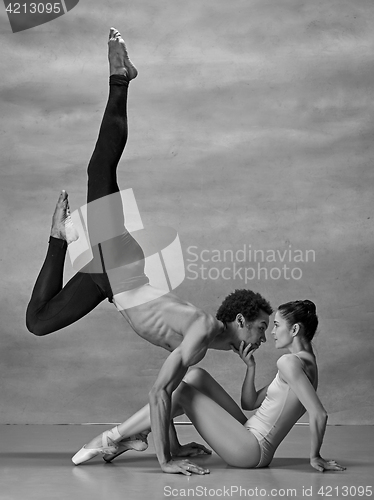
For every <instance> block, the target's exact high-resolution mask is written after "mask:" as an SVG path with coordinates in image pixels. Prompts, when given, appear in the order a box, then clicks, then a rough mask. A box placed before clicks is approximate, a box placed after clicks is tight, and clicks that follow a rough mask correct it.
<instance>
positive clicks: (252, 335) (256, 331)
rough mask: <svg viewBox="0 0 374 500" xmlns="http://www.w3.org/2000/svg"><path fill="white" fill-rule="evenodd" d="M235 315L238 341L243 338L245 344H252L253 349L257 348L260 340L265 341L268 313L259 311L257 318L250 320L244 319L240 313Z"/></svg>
mask: <svg viewBox="0 0 374 500" xmlns="http://www.w3.org/2000/svg"><path fill="white" fill-rule="evenodd" d="M238 316H241V318H238V317H237V323H238V325H239V328H238V336H239V343H240V342H241V341H242V340H244V342H245V345H248V344H252V347H253V349H258V348H259V347H260V345H261V344H262V342H266V336H265V332H266V330H267V328H268V326H269V315H268V314H267V313H266V312H264V311H260V313H259V315H258V316H257V318H256V319H255V320H253V321H251V322H249V321H247V320H245V318H244V317H243V316H242V315H238Z"/></svg>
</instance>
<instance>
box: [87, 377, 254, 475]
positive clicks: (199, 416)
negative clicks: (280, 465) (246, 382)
mask: <svg viewBox="0 0 374 500" xmlns="http://www.w3.org/2000/svg"><path fill="white" fill-rule="evenodd" d="M189 390H191V391H192V392H191V394H190V393H188V391H189ZM198 394H200V397H198ZM183 413H185V414H186V415H187V416H188V417H189V418H190V420H191V422H192V423H193V424H194V425H195V427H196V428H197V430H198V431H199V433H200V434H201V436H202V437H203V438H204V439H205V441H207V443H208V444H209V445H210V446H211V447H212V448H213V449H214V450H215V451H216V452H217V453H218V454H219V455H220V456H221V457H222V458H223V459H224V460H225V461H226V462H227V463H228V464H229V465H233V466H236V467H256V465H257V464H258V462H259V461H260V450H259V445H258V442H257V440H256V438H255V437H254V436H253V435H252V434H251V433H250V432H249V431H248V430H246V429H245V427H244V426H243V423H244V422H246V420H247V417H246V416H245V415H244V413H242V411H241V410H240V408H239V407H238V405H237V404H236V403H235V401H234V400H233V399H232V398H231V396H230V395H229V394H228V393H227V392H226V391H225V390H224V389H223V387H221V386H220V385H219V384H218V382H217V381H216V380H215V379H214V378H213V377H212V376H211V375H210V374H209V373H208V372H206V371H205V370H203V369H201V368H193V369H191V370H190V371H189V372H188V374H187V375H186V377H185V379H184V382H182V383H181V384H180V386H179V387H178V388H177V389H176V390H175V391H174V393H173V396H172V409H171V414H172V418H174V417H176V416H179V415H182V414H183ZM150 431H151V417H150V409H149V405H145V406H144V407H143V408H142V409H141V410H139V411H138V412H136V413H135V414H134V415H132V416H131V417H130V418H128V419H127V420H126V421H125V422H123V423H122V424H119V425H117V426H115V427H114V428H112V429H109V430H108V431H105V432H104V434H105V438H109V440H110V441H112V442H113V443H120V448H119V450H118V452H117V453H111V454H107V455H104V459H105V460H106V461H111V460H113V459H114V458H115V457H117V456H119V455H121V454H122V453H123V452H124V451H126V450H127V449H134V448H131V446H132V443H134V441H135V442H136V440H138V441H141V440H143V442H144V440H145V437H144V436H146V435H147V434H148V433H149V432H150ZM102 442H103V434H101V435H99V436H96V437H95V438H94V439H93V440H92V441H90V442H89V443H88V444H87V445H85V447H84V448H82V450H80V452H78V453H77V455H78V456H79V454H80V453H81V452H82V458H83V460H82V461H81V462H79V463H82V462H83V461H86V460H89V459H90V458H93V457H94V456H95V454H92V455H85V452H84V450H90V449H97V450H98V451H97V453H96V455H98V454H99V453H100V447H101V446H102ZM127 443H129V445H128V444H127ZM122 446H124V448H122ZM127 446H129V447H128V448H127ZM86 456H88V457H89V458H85V457H86Z"/></svg>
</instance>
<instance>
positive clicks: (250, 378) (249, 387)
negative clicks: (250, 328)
mask: <svg viewBox="0 0 374 500" xmlns="http://www.w3.org/2000/svg"><path fill="white" fill-rule="evenodd" d="M244 345H245V344H244V342H241V343H240V346H239V350H238V351H237V352H238V354H239V356H240V357H241V359H242V360H243V361H244V363H245V364H246V365H247V371H246V373H245V377H244V380H243V385H242V395H241V407H242V409H243V410H254V409H255V408H258V407H259V406H260V405H261V403H262V401H263V400H264V399H265V396H266V391H267V388H268V386H265V387H263V388H262V389H260V390H259V391H256V388H255V371H256V362H255V359H254V357H253V353H254V351H255V350H256V349H252V344H248V345H247V346H246V347H244Z"/></svg>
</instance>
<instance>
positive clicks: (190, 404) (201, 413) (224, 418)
mask: <svg viewBox="0 0 374 500" xmlns="http://www.w3.org/2000/svg"><path fill="white" fill-rule="evenodd" d="M182 384H183V388H182V390H181V391H180V393H179V404H180V405H181V407H182V408H183V410H184V412H185V414H186V415H187V416H188V418H189V419H190V420H191V422H192V423H193V425H194V426H195V427H196V430H197V431H198V432H199V434H200V435H201V436H202V438H203V439H204V440H205V441H206V442H207V443H208V445H209V446H210V447H211V448H212V449H213V450H214V451H215V452H216V453H217V454H218V455H219V456H220V457H221V458H222V459H223V460H224V461H225V462H226V463H227V464H228V465H231V466H233V467H242V468H254V467H256V466H257V464H258V463H259V461H260V457H261V451H260V446H259V444H258V441H257V439H256V438H255V436H254V435H253V434H252V433H251V432H250V431H249V430H247V429H246V428H245V427H244V426H243V425H242V424H241V423H240V422H239V421H238V420H237V419H236V418H235V417H233V416H232V415H231V414H230V413H229V412H227V411H226V410H225V409H224V408H222V406H220V405H219V404H217V403H216V402H215V401H213V400H212V399H211V398H209V397H208V396H206V395H205V394H203V393H202V392H200V391H199V390H197V389H196V388H195V387H193V386H191V385H188V384H185V383H184V382H182Z"/></svg>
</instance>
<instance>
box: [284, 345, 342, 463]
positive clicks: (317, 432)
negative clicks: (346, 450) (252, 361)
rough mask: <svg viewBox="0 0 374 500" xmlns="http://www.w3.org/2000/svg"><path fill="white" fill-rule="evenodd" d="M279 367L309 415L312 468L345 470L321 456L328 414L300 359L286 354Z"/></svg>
mask: <svg viewBox="0 0 374 500" xmlns="http://www.w3.org/2000/svg"><path fill="white" fill-rule="evenodd" d="M277 366H278V369H279V373H280V375H281V377H282V378H283V380H285V381H286V382H287V383H288V385H289V386H290V387H291V389H292V390H293V392H294V393H295V394H296V396H297V397H298V399H299V401H300V402H301V404H302V405H303V406H304V408H305V409H306V410H307V412H308V414H309V428H310V432H311V447H310V463H311V465H312V467H314V468H315V469H317V470H319V471H320V472H323V471H324V470H344V469H345V467H342V466H340V465H339V464H337V463H336V462H334V461H332V460H330V461H326V460H324V459H323V458H322V457H321V455H320V450H321V446H322V442H323V437H324V434H325V430H326V424H327V412H326V410H325V408H324V407H323V405H322V403H321V401H320V399H319V397H318V396H317V393H316V391H315V389H314V387H313V386H312V384H311V382H310V380H309V379H308V377H307V376H306V374H305V372H304V370H303V368H302V363H301V361H300V359H298V358H297V357H296V356H293V355H292V354H289V355H288V354H286V355H284V356H282V357H281V358H279V359H278V362H277Z"/></svg>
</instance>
